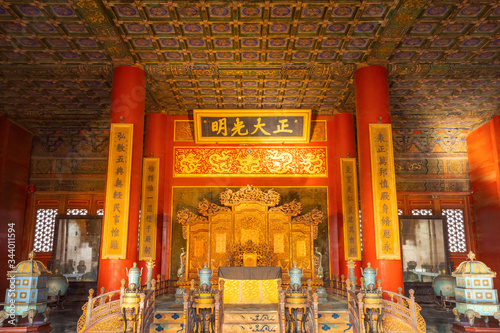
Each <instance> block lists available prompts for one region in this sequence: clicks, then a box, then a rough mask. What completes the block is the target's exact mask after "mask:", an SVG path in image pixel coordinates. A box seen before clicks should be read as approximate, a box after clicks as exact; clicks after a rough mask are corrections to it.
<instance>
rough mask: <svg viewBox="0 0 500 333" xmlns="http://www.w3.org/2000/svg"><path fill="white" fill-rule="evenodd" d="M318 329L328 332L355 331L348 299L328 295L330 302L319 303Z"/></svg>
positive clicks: (349, 332)
mask: <svg viewBox="0 0 500 333" xmlns="http://www.w3.org/2000/svg"><path fill="white" fill-rule="evenodd" d="M318 330H319V332H328V333H333V332H345V333H351V332H353V329H352V324H351V323H349V313H348V311H347V300H346V299H344V298H340V297H336V296H331V295H328V303H322V304H318Z"/></svg>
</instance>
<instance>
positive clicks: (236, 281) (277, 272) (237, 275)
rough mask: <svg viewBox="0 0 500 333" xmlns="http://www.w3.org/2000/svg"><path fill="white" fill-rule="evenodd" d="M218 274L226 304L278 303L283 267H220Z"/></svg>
mask: <svg viewBox="0 0 500 333" xmlns="http://www.w3.org/2000/svg"><path fill="white" fill-rule="evenodd" d="M250 260H251V259H250ZM255 261H256V259H255ZM248 263H249V262H245V264H248ZM218 273H219V274H218V275H219V281H221V280H224V303H225V304H269V303H278V300H279V294H278V281H279V280H280V279H281V267H219V272H218Z"/></svg>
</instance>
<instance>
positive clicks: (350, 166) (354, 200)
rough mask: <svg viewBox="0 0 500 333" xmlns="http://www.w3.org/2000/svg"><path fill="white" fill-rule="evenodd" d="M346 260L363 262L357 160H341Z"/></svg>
mask: <svg viewBox="0 0 500 333" xmlns="http://www.w3.org/2000/svg"><path fill="white" fill-rule="evenodd" d="M340 178H341V184H342V185H341V187H342V214H343V229H344V256H345V260H346V261H348V260H361V240H360V233H359V208H358V174H357V172H356V159H355V158H341V159H340Z"/></svg>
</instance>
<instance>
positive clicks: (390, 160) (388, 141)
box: [370, 124, 401, 260]
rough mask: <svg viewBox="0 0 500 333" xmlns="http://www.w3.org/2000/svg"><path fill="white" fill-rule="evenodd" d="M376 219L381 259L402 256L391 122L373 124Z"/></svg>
mask: <svg viewBox="0 0 500 333" xmlns="http://www.w3.org/2000/svg"><path fill="white" fill-rule="evenodd" d="M370 153H371V167H372V168H371V169H372V187H373V219H374V225H375V243H376V249H377V259H379V260H381V259H382V260H383V259H389V260H390V259H398V260H399V259H401V249H400V245H399V217H398V206H397V197H396V177H395V173H394V153H393V151H392V128H391V125H390V124H370Z"/></svg>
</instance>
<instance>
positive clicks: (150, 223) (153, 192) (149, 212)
mask: <svg viewBox="0 0 500 333" xmlns="http://www.w3.org/2000/svg"><path fill="white" fill-rule="evenodd" d="M159 167H160V159H159V158H156V157H146V158H144V159H143V164H142V199H141V230H140V234H139V260H149V259H153V260H156V223H157V217H158V177H159Z"/></svg>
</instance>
